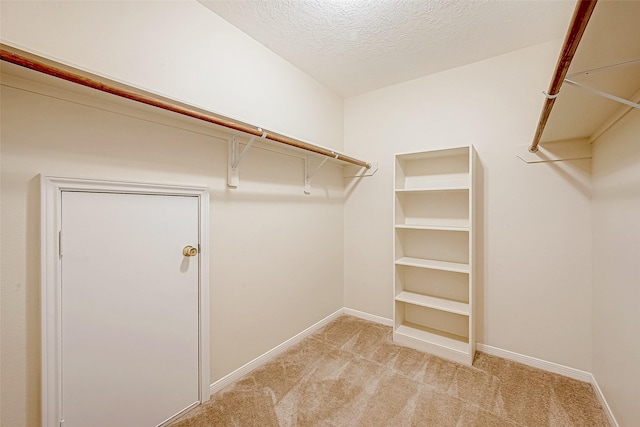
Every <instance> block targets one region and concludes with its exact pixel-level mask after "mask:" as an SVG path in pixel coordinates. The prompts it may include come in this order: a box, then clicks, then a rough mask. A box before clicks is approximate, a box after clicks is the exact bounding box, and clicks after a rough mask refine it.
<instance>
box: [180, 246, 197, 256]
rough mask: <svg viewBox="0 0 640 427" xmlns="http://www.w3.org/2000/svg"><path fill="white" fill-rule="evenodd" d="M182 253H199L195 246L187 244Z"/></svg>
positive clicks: (192, 254) (194, 254)
mask: <svg viewBox="0 0 640 427" xmlns="http://www.w3.org/2000/svg"><path fill="white" fill-rule="evenodd" d="M182 255H184V256H196V255H198V249H196V248H194V247H193V246H185V247H184V249H183V250H182Z"/></svg>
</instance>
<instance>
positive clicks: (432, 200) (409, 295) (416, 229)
mask: <svg viewBox="0 0 640 427" xmlns="http://www.w3.org/2000/svg"><path fill="white" fill-rule="evenodd" d="M474 162H475V151H474V149H473V146H465V147H456V148H449V149H442V150H433V151H425V152H419V153H407V154H397V155H396V161H395V185H394V188H395V191H394V234H395V239H394V268H395V280H394V333H393V339H394V341H395V342H397V343H399V344H402V345H407V346H410V347H413V348H417V349H419V350H422V351H426V352H430V353H433V354H435V355H438V356H441V357H445V358H448V359H451V360H454V361H457V362H460V363H464V364H468V365H470V364H471V363H472V362H473V357H474V354H475V340H474V320H473V292H474V286H473V213H474V211H473V194H474V192H473V183H474V179H473V171H474Z"/></svg>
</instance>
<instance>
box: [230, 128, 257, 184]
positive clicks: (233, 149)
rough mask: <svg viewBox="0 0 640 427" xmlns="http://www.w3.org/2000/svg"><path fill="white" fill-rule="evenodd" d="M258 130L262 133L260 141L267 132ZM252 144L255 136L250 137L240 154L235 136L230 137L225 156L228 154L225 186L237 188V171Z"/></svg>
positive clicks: (238, 178)
mask: <svg viewBox="0 0 640 427" xmlns="http://www.w3.org/2000/svg"><path fill="white" fill-rule="evenodd" d="M258 130H260V131H262V136H260V139H263V140H264V139H265V138H266V136H267V132H265V131H263V130H262V129H258ZM254 142H256V136H255V135H251V138H250V139H249V142H247V145H245V147H244V149H243V150H242V152H240V144H239V143H238V141H237V140H236V136H235V135H232V136H231V138H230V139H229V148H228V150H227V154H228V165H227V186H229V187H231V188H238V184H239V182H240V175H239V170H238V169H239V166H240V161H241V160H242V158H243V157H244V155H245V154H247V152H248V151H249V149H251V146H253V143H254Z"/></svg>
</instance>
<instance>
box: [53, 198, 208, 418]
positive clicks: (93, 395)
mask: <svg viewBox="0 0 640 427" xmlns="http://www.w3.org/2000/svg"><path fill="white" fill-rule="evenodd" d="M61 200H62V203H61V214H62V217H61V230H62V238H61V242H62V243H61V244H62V249H61V253H62V256H61V268H62V274H61V276H62V287H61V323H62V328H61V329H62V334H61V336H62V339H61V343H62V346H61V347H62V348H61V360H62V361H61V379H62V381H61V385H62V419H63V420H64V424H63V425H64V427H100V426H109V427H112V426H119V427H124V426H132V427H146V426H156V425H159V424H162V423H163V422H164V421H166V420H167V419H169V418H171V417H173V416H174V415H176V414H178V413H179V412H181V411H183V410H184V409H186V408H188V407H189V406H191V405H194V404H196V403H197V402H198V401H199V392H198V391H199V389H198V387H199V381H198V379H199V372H198V366H199V363H198V357H199V356H198V355H199V347H198V346H199V342H198V336H199V335H198V334H199V331H198V320H199V317H198V307H199V306H198V289H199V284H198V280H199V277H198V276H199V268H198V263H199V255H196V256H192V257H187V256H184V255H183V248H184V247H185V246H187V245H191V246H193V247H195V248H197V247H198V243H199V242H198V235H199V233H198V231H199V230H198V227H199V226H198V224H199V218H198V213H199V207H198V197H188V196H164V195H144V194H123V193H92V192H72V191H63V192H62V198H61Z"/></svg>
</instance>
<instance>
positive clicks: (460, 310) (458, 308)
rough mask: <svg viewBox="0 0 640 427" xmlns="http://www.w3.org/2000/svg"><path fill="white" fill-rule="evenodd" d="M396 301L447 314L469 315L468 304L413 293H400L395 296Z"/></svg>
mask: <svg viewBox="0 0 640 427" xmlns="http://www.w3.org/2000/svg"><path fill="white" fill-rule="evenodd" d="M396 301H400V302H404V303H407V304H413V305H419V306H422V307H429V308H435V309H437V310H442V311H448V312H449V313H456V314H461V315H463V316H468V315H469V304H467V303H463V302H459V301H453V300H448V299H444V298H436V297H431V296H428V295H421V294H416V293H413V292H407V291H403V292H400V293H399V294H398V295H396Z"/></svg>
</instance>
